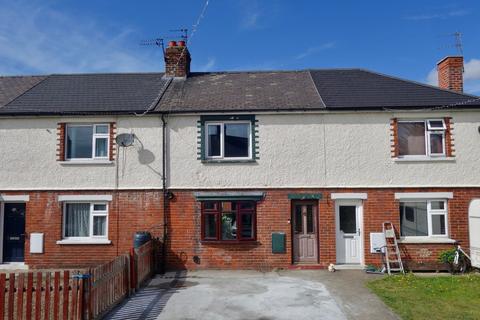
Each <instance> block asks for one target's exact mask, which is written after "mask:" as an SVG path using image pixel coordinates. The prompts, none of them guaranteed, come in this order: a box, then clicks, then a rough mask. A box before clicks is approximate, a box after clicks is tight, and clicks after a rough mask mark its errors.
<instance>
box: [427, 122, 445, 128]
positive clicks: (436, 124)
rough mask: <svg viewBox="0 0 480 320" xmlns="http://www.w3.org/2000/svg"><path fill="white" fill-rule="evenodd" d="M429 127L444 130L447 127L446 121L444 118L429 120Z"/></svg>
mask: <svg viewBox="0 0 480 320" xmlns="http://www.w3.org/2000/svg"><path fill="white" fill-rule="evenodd" d="M428 128H429V129H437V130H442V129H445V123H444V122H443V120H428Z"/></svg>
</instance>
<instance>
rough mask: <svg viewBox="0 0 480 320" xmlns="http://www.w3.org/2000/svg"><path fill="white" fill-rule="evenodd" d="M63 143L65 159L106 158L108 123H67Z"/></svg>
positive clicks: (108, 133)
mask: <svg viewBox="0 0 480 320" xmlns="http://www.w3.org/2000/svg"><path fill="white" fill-rule="evenodd" d="M65 144H66V145H65V159H67V160H108V158H109V152H110V150H109V149H110V148H109V146H110V125H109V124H108V123H101V124H67V126H66V133H65Z"/></svg>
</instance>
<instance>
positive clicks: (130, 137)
mask: <svg viewBox="0 0 480 320" xmlns="http://www.w3.org/2000/svg"><path fill="white" fill-rule="evenodd" d="M134 141H135V135H134V134H133V133H122V134H119V135H118V136H117V137H116V138H115V142H116V143H117V144H118V145H119V146H120V147H130V146H131V145H132V144H133V142H134Z"/></svg>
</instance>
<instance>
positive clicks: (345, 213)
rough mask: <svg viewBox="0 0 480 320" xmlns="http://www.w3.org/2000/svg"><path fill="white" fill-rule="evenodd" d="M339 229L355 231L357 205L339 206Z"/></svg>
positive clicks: (347, 231)
mask: <svg viewBox="0 0 480 320" xmlns="http://www.w3.org/2000/svg"><path fill="white" fill-rule="evenodd" d="M339 211H340V212H339V218H340V230H341V231H343V232H344V233H356V232H357V207H356V206H340V208H339Z"/></svg>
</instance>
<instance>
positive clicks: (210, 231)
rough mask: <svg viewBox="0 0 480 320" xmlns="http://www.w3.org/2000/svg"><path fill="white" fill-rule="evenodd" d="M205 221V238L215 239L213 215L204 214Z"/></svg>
mask: <svg viewBox="0 0 480 320" xmlns="http://www.w3.org/2000/svg"><path fill="white" fill-rule="evenodd" d="M204 219H205V226H204V228H205V230H204V232H205V238H209V239H216V238H217V223H216V219H215V215H214V214H206V215H205V216H204Z"/></svg>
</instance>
